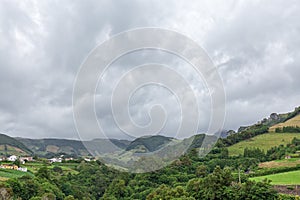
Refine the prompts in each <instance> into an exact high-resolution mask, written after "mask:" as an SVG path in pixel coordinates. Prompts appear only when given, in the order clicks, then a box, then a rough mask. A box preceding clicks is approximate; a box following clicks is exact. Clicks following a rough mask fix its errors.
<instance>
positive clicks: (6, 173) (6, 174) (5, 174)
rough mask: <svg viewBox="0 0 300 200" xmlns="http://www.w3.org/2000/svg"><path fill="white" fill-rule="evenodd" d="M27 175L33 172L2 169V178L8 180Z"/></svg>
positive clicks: (0, 177) (0, 175)
mask: <svg viewBox="0 0 300 200" xmlns="http://www.w3.org/2000/svg"><path fill="white" fill-rule="evenodd" d="M25 175H32V174H31V173H27V172H21V171H17V170H11V169H0V179H2V180H6V179H10V178H17V177H21V176H25Z"/></svg>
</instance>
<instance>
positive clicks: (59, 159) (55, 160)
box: [48, 158, 62, 163]
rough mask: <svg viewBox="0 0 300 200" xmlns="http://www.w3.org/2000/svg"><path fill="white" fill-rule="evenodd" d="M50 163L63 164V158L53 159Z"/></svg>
mask: <svg viewBox="0 0 300 200" xmlns="http://www.w3.org/2000/svg"><path fill="white" fill-rule="evenodd" d="M48 161H49V162H50V163H55V162H59V163H61V162H62V158H51V159H49V160H48Z"/></svg>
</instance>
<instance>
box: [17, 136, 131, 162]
mask: <svg viewBox="0 0 300 200" xmlns="http://www.w3.org/2000/svg"><path fill="white" fill-rule="evenodd" d="M16 140H18V141H19V142H21V143H23V144H24V145H25V146H27V147H28V148H29V149H30V150H31V151H32V152H34V154H37V155H40V156H46V157H52V156H54V155H55V154H68V155H73V156H87V155H90V152H89V151H88V150H87V148H86V146H88V148H89V150H90V151H91V152H94V151H97V150H98V149H99V147H101V150H105V152H102V153H107V152H111V151H115V150H118V148H120V149H125V148H126V147H127V146H128V145H129V144H130V141H127V140H117V139H110V140H109V139H94V140H91V141H84V142H82V141H79V140H68V139H47V138H46V139H29V138H16ZM109 141H110V142H111V143H113V144H114V145H109V144H111V143H110V142H109Z"/></svg>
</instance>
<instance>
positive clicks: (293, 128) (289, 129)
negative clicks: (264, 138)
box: [275, 126, 300, 133]
mask: <svg viewBox="0 0 300 200" xmlns="http://www.w3.org/2000/svg"><path fill="white" fill-rule="evenodd" d="M275 132H276V133H300V127H299V126H284V127H278V128H276V129H275Z"/></svg>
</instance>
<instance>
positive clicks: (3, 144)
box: [0, 134, 32, 155]
mask: <svg viewBox="0 0 300 200" xmlns="http://www.w3.org/2000/svg"><path fill="white" fill-rule="evenodd" d="M12 154H16V155H30V154H32V151H31V150H30V149H29V148H27V147H26V146H25V145H24V144H23V143H22V142H20V141H18V140H16V139H15V138H12V137H9V136H7V135H4V134H0V155H12Z"/></svg>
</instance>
